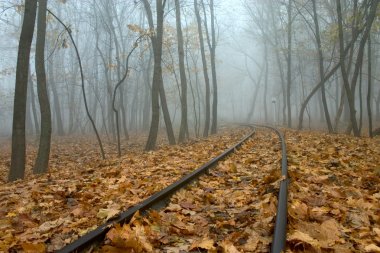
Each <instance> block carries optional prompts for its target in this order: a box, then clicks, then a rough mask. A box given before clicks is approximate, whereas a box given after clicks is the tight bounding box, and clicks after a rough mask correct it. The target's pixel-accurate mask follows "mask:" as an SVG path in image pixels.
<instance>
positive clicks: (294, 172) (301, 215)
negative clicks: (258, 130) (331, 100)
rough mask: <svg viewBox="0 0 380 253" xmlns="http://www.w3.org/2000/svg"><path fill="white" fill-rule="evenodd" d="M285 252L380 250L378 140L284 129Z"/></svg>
mask: <svg viewBox="0 0 380 253" xmlns="http://www.w3.org/2000/svg"><path fill="white" fill-rule="evenodd" d="M286 135H287V142H288V154H289V174H290V177H291V184H290V188H289V192H290V193H289V204H288V207H289V210H288V216H289V228H288V251H289V252H380V204H379V203H380V202H379V200H380V177H379V176H380V139H379V138H375V139H373V140H372V139H369V138H355V137H350V136H347V135H329V134H324V133H317V132H300V133H297V132H295V131H287V134H286Z"/></svg>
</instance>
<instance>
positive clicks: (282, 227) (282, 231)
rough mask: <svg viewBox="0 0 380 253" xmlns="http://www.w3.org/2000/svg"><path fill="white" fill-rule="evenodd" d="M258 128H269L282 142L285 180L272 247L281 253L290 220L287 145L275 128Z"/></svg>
mask: <svg viewBox="0 0 380 253" xmlns="http://www.w3.org/2000/svg"><path fill="white" fill-rule="evenodd" d="M254 126H256V127H262V128H268V129H271V130H273V131H274V132H275V133H276V134H277V135H278V137H279V138H280V142H281V150H282V151H281V176H282V177H283V179H282V180H281V182H280V191H279V193H278V204H277V212H276V222H275V227H274V233H273V240H272V246H271V252H272V253H280V252H284V250H285V243H286V225H287V220H288V184H289V178H288V159H287V155H286V143H285V138H284V135H283V134H282V133H281V132H280V131H279V130H278V129H277V128H275V127H271V126H265V125H256V124H255V125H254Z"/></svg>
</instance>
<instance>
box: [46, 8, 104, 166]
mask: <svg viewBox="0 0 380 253" xmlns="http://www.w3.org/2000/svg"><path fill="white" fill-rule="evenodd" d="M49 13H50V14H51V15H52V16H53V17H54V18H55V19H56V20H57V21H58V22H59V23H60V24H61V25H62V26H63V27H64V28H65V30H66V31H67V33H68V34H69V37H70V40H71V42H72V43H73V46H74V49H75V53H76V56H77V58H78V63H79V70H80V76H81V83H82V86H81V87H82V96H83V103H84V107H85V109H86V114H87V117H88V119H89V120H90V122H91V125H92V128H93V130H94V132H95V135H96V139H97V141H98V144H99V148H100V153H101V155H102V158H103V159H105V158H106V156H105V153H104V149H103V144H102V141H101V139H100V136H99V133H98V130H97V128H96V125H95V122H94V120H93V118H92V117H91V114H90V111H89V109H88V105H87V98H86V91H85V87H84V74H83V68H82V61H81V58H80V55H79V51H78V47H77V45H76V44H75V41H74V38H73V36H72V34H71V29H70V28H69V27H67V26H66V25H65V24H64V23H63V22H62V20H60V19H59V18H58V17H57V16H56V15H55V14H54V13H52V12H51V11H49Z"/></svg>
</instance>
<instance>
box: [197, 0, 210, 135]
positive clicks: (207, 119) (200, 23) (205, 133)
mask: <svg viewBox="0 0 380 253" xmlns="http://www.w3.org/2000/svg"><path fill="white" fill-rule="evenodd" d="M194 10H195V16H196V18H197V24H198V36H199V44H200V48H201V56H202V65H203V75H204V79H205V85H206V108H205V109H206V113H205V114H206V118H205V125H204V130H203V137H207V136H208V132H209V128H210V80H209V77H208V70H207V61H206V54H205V47H204V41H203V31H202V21H201V15H200V14H199V7H198V1H197V0H194Z"/></svg>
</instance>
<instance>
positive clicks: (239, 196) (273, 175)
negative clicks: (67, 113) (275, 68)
mask: <svg viewBox="0 0 380 253" xmlns="http://www.w3.org/2000/svg"><path fill="white" fill-rule="evenodd" d="M284 132H285V139H286V142H287V148H288V158H289V160H288V164H289V176H290V180H291V181H290V187H289V200H288V201H289V202H288V219H289V221H288V224H289V225H288V235H287V237H288V239H287V245H288V248H287V251H288V252H303V251H306V252H321V251H322V252H355V251H356V252H380V204H379V203H380V138H379V137H376V138H374V139H369V138H355V137H351V136H347V135H338V134H336V135H329V134H325V133H323V132H317V131H302V132H298V131H293V130H284ZM247 133H248V130H247V129H245V130H243V129H241V128H240V129H238V128H235V129H225V130H223V131H220V133H219V134H218V135H215V136H212V137H210V138H207V139H201V140H195V139H194V140H191V141H189V142H188V143H186V144H182V145H176V146H168V145H166V144H165V143H164V142H163V141H160V143H161V144H160V146H159V148H158V149H157V150H156V151H153V152H143V151H142V149H143V144H144V138H142V137H141V136H136V137H134V139H133V138H132V139H131V141H130V143H135V144H133V145H132V144H128V145H125V146H124V147H123V154H125V155H124V156H122V157H121V158H120V159H118V158H116V157H115V155H113V156H112V157H110V158H108V159H107V160H105V161H103V160H101V158H100V157H99V154H98V150H97V146H96V142H94V140H89V139H86V138H54V141H53V145H52V155H51V170H50V173H49V174H46V175H42V176H33V175H31V167H32V165H33V161H34V157H35V150H36V148H35V146H34V145H29V146H28V158H27V161H28V166H27V175H26V179H25V180H22V181H17V182H14V183H5V180H6V174H7V170H8V167H9V160H10V155H9V147H10V144H9V143H8V144H7V145H2V146H1V147H0V149H1V150H0V178H1V180H3V184H2V185H1V186H0V252H7V251H13V252H21V251H24V252H45V251H49V252H50V251H54V250H57V249H59V248H61V247H62V246H63V245H65V244H67V243H70V242H72V241H73V240H75V239H77V238H78V237H79V236H81V235H83V234H85V233H86V232H88V231H90V230H92V229H94V228H95V227H96V226H97V225H99V224H101V223H103V222H104V221H105V220H107V219H109V218H111V217H112V216H113V215H115V214H116V213H118V212H120V211H122V210H126V209H127V208H128V207H130V206H132V205H134V204H136V203H138V202H140V201H141V200H143V199H145V198H147V197H148V196H150V195H152V194H153V193H154V192H156V191H158V190H160V189H162V188H164V187H165V186H167V185H168V184H170V183H172V182H174V181H175V180H177V179H179V178H180V177H182V176H183V175H185V174H187V173H188V172H189V171H192V170H193V169H195V168H196V167H198V166H199V165H201V164H203V163H204V162H206V161H208V160H209V159H210V158H212V157H214V156H216V155H217V154H219V153H221V152H222V151H224V150H225V149H227V148H228V147H230V146H232V145H233V144H234V143H236V142H237V141H238V140H239V139H241V138H242V137H243V136H244V135H245V134H247ZM114 149H115V147H114V146H111V145H107V152H108V153H111V151H112V150H114ZM113 153H114V151H113ZM280 158H281V157H280V153H279V146H278V141H277V140H276V139H275V136H274V135H273V134H270V133H268V132H264V131H259V132H258V133H257V134H256V135H255V136H254V137H253V138H252V139H250V140H249V141H248V142H247V144H245V145H243V146H242V148H241V149H239V150H238V153H237V154H234V155H232V156H231V157H229V158H228V159H226V160H225V161H223V162H221V163H220V164H219V165H218V166H217V167H215V169H213V170H212V171H211V172H210V174H209V175H205V176H202V177H201V178H200V180H199V181H198V182H197V183H195V184H194V185H193V186H192V187H188V188H187V189H186V190H181V191H179V192H178V193H177V194H175V195H174V196H173V197H172V201H171V204H170V205H169V206H168V207H166V208H165V209H163V210H161V211H153V212H151V213H150V215H149V216H147V217H139V215H136V217H135V218H134V219H133V220H132V221H131V223H130V224H127V225H125V226H123V227H115V228H113V229H111V230H110V232H109V233H108V235H107V240H106V242H105V243H106V245H105V246H103V247H104V248H103V249H102V250H103V251H108V252H120V250H123V249H124V250H127V249H129V250H130V251H131V249H133V250H134V251H135V252H144V251H151V250H153V251H155V252H189V251H194V252H199V251H204V250H206V251H208V252H219V251H220V252H231V253H232V252H268V251H269V247H270V241H271V240H270V238H271V234H272V232H273V222H274V216H275V209H276V206H277V191H278V185H279V180H281V176H280V174H279V173H278V172H279V170H280ZM152 182H154V183H152ZM118 238H122V239H123V240H124V241H122V242H120V241H119V240H118ZM118 243H121V244H118ZM123 243H125V244H123ZM123 247H124V248H123Z"/></svg>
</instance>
